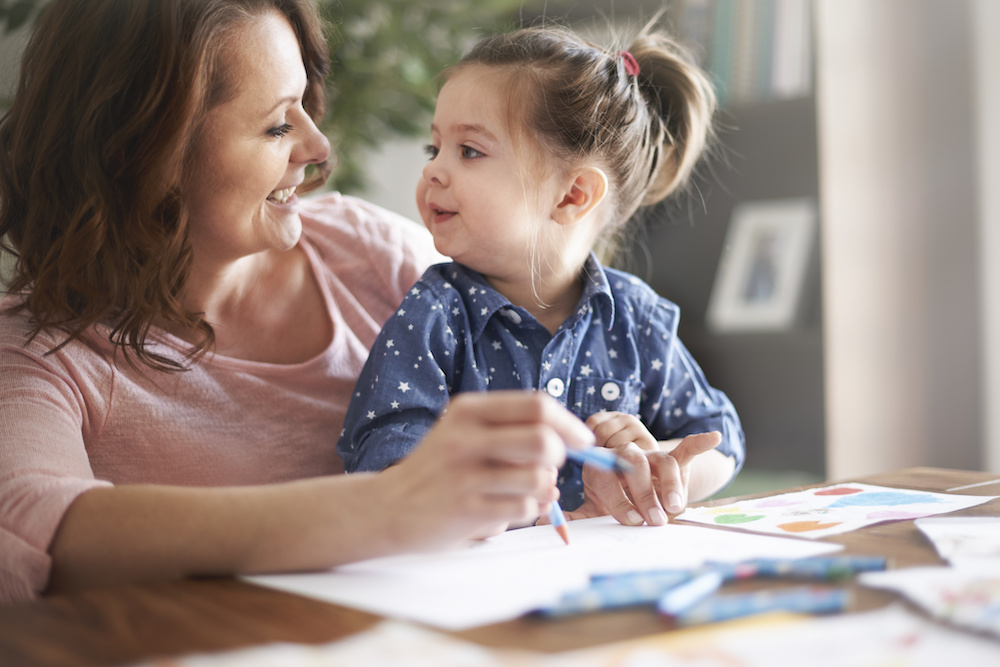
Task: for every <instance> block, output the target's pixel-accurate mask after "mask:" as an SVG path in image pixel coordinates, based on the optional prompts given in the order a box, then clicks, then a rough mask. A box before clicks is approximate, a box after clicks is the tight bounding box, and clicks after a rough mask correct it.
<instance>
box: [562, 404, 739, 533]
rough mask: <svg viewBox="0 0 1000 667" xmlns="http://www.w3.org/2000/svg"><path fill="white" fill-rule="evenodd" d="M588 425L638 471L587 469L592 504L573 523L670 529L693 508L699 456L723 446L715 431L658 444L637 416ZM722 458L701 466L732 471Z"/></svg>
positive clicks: (611, 415)
mask: <svg viewBox="0 0 1000 667" xmlns="http://www.w3.org/2000/svg"><path fill="white" fill-rule="evenodd" d="M587 425H588V426H589V427H590V428H591V429H593V431H594V434H595V437H596V440H597V444H598V445H600V446H604V447H608V448H611V449H614V450H615V453H616V454H617V455H618V456H619V457H621V458H622V459H624V460H625V461H626V462H628V463H629V464H630V465H631V467H632V470H631V472H629V473H626V474H624V475H622V476H619V475H616V474H615V473H612V472H607V471H603V470H598V469H595V468H593V467H592V466H584V468H583V486H584V490H585V492H586V500H585V501H584V503H583V505H581V506H580V507H579V508H578V509H577V510H575V511H573V512H567V513H566V516H567V518H570V519H582V518H586V517H591V516H603V515H606V514H611V515H612V516H614V517H615V519H617V520H618V521H619V522H620V523H623V524H626V525H639V524H641V523H643V522H645V523H648V524H650V525H654V526H660V525H663V524H665V523H666V522H667V515H668V514H680V513H681V512H682V511H684V507H685V506H686V505H687V502H688V497H689V495H690V491H691V488H690V484H691V469H692V464H693V463H694V462H695V461H696V457H699V456H700V455H702V454H705V453H707V452H710V451H711V450H713V449H715V447H717V446H718V445H719V443H720V442H721V441H722V435H721V434H720V433H719V432H718V431H711V432H709V433H698V434H694V435H689V436H687V437H685V438H683V439H682V440H679V441H668V442H657V440H656V439H655V438H654V437H653V436H652V435H651V434H650V433H649V431H648V430H647V429H646V427H645V426H644V425H643V424H642V422H641V421H639V419H638V418H637V417H635V416H633V415H628V414H624V413H621V412H599V413H597V414H594V415H592V416H591V417H590V418H589V419H588V420H587ZM716 454H717V456H709V457H707V458H706V457H702V459H700V460H699V462H700V461H704V462H705V463H706V465H707V466H708V467H710V468H712V469H713V471H714V468H720V469H721V468H724V467H726V463H727V462H728V461H730V459H729V457H726V456H723V455H721V454H718V453H716ZM719 476H720V475H717V474H713V475H711V477H713V478H715V477H719Z"/></svg>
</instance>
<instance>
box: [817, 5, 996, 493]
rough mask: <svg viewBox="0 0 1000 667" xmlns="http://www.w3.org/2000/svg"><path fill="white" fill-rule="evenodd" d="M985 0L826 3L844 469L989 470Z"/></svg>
mask: <svg viewBox="0 0 1000 667" xmlns="http://www.w3.org/2000/svg"><path fill="white" fill-rule="evenodd" d="M969 7H970V2H969V0H950V1H943V0H818V2H817V29H818V35H817V42H818V51H817V64H818V73H817V86H818V92H817V95H818V113H819V134H820V156H821V157H820V192H821V194H820V197H821V206H822V217H823V285H824V297H823V298H824V326H825V330H824V344H825V346H826V360H825V373H826V389H827V424H828V430H827V463H828V467H827V469H828V474H829V476H830V477H832V478H839V477H845V476H854V475H859V474H867V473H872V472H876V471H881V470H889V469H893V468H899V467H905V466H911V465H937V466H944V467H955V468H977V467H979V466H980V465H981V458H982V456H981V420H980V415H981V409H980V364H979V354H978V352H979V341H980V329H979V302H978V299H979V293H980V289H979V275H978V272H977V242H978V228H977V207H976V203H975V202H976V170H975V156H974V150H973V145H974V137H973V133H972V130H971V129H970V126H971V123H972V89H973V84H972V81H971V75H970V71H971V62H970V54H971V49H970V47H969V44H970V39H971V33H972V27H971V23H972V22H971V18H970V9H969ZM991 25H992V26H995V25H996V23H993V24H991ZM994 71H995V70H994Z"/></svg>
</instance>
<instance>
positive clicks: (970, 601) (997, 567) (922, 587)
mask: <svg viewBox="0 0 1000 667" xmlns="http://www.w3.org/2000/svg"><path fill="white" fill-rule="evenodd" d="M859 580H860V581H861V583H862V584H864V585H865V586H871V587H873V588H884V589H888V590H891V591H895V592H897V593H900V594H902V595H904V596H906V597H907V598H909V599H910V600H911V601H913V602H914V603H915V604H917V605H918V606H920V607H923V608H924V609H925V610H926V611H927V613H929V614H930V615H931V616H933V617H934V618H937V619H940V620H942V621H947V622H949V623H954V624H955V625H958V626H961V627H965V628H971V629H973V630H979V631H983V632H989V633H992V634H993V635H995V636H996V637H997V638H1000V559H988V558H982V559H978V560H977V561H975V562H973V561H970V562H969V563H967V564H962V565H960V566H958V567H955V566H947V567H945V566H942V567H910V568H903V569H899V570H887V571H885V572H863V573H862V574H861V576H860V577H859ZM995 664H1000V662H998V663H995Z"/></svg>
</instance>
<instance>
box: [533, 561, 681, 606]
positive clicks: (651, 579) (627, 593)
mask: <svg viewBox="0 0 1000 667" xmlns="http://www.w3.org/2000/svg"><path fill="white" fill-rule="evenodd" d="M694 577H695V573H693V572H691V571H690V570H662V571H660V572H656V573H641V574H635V575H627V574H626V575H613V576H607V577H600V578H595V579H593V580H592V581H591V582H590V585H589V586H587V588H584V589H582V590H579V591H571V592H569V593H566V594H565V595H563V596H562V598H560V599H559V601H558V602H556V603H555V604H552V605H549V606H548V607H543V608H542V609H539V610H538V613H539V614H541V615H543V616H553V617H554V616H574V615H577V614H586V613H588V612H592V611H600V610H605V609H620V608H622V607H634V606H637V605H644V604H648V605H652V604H655V603H656V602H657V601H658V600H659V599H660V598H661V597H662V596H663V594H664V593H665V592H666V591H668V590H670V589H671V588H673V587H675V586H678V585H683V584H684V583H685V582H688V581H691V580H692V579H693V578H694Z"/></svg>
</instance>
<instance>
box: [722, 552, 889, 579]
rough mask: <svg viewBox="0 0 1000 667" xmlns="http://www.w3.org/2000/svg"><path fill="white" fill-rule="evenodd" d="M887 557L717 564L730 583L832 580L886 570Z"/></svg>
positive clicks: (844, 557) (799, 559)
mask: <svg viewBox="0 0 1000 667" xmlns="http://www.w3.org/2000/svg"><path fill="white" fill-rule="evenodd" d="M887 565H888V559H886V558H885V557H884V556H815V557H812V558H791V559H788V558H757V559H753V560H747V561H743V562H740V563H732V564H729V563H713V564H712V565H711V566H712V568H713V569H718V570H719V571H721V572H722V573H723V575H724V576H725V577H726V579H727V580H731V579H746V578H748V577H769V578H779V577H787V578H791V579H814V580H831V579H843V578H846V577H851V576H853V575H855V574H857V573H859V572H874V571H880V570H884V569H886V567H887Z"/></svg>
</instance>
